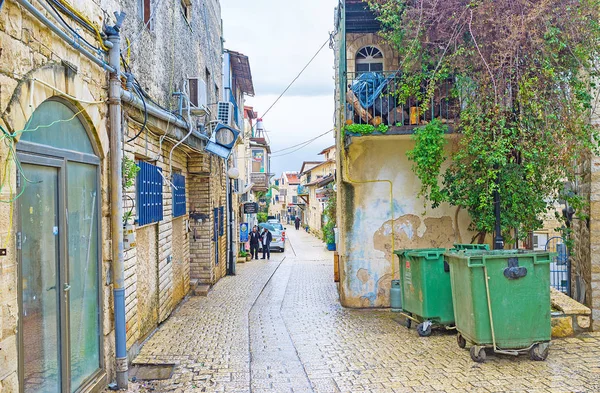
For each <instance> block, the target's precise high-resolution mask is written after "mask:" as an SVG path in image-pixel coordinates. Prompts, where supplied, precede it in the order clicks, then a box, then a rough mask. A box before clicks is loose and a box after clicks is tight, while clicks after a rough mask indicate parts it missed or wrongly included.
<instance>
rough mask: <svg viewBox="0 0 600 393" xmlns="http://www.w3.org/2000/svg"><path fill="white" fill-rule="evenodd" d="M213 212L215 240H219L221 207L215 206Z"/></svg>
mask: <svg viewBox="0 0 600 393" xmlns="http://www.w3.org/2000/svg"><path fill="white" fill-rule="evenodd" d="M213 214H214V216H215V219H214V226H213V240H214V241H215V242H216V241H217V240H219V208H217V207H215V208H214V209H213Z"/></svg>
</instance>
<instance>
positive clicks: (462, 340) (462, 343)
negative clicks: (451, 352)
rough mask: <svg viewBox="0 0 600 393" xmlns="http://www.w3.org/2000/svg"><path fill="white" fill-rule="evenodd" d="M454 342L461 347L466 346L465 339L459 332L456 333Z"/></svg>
mask: <svg viewBox="0 0 600 393" xmlns="http://www.w3.org/2000/svg"><path fill="white" fill-rule="evenodd" d="M456 342H457V343H458V347H459V348H461V349H465V348H466V347H467V340H466V339H465V338H464V337H463V336H462V334H460V333H458V334H456Z"/></svg>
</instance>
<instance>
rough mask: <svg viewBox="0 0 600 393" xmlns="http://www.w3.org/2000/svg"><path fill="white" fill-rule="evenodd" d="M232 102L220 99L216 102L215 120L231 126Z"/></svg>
mask: <svg viewBox="0 0 600 393" xmlns="http://www.w3.org/2000/svg"><path fill="white" fill-rule="evenodd" d="M234 110H235V109H234V107H233V104H232V103H231V102H228V101H220V102H219V103H218V104H217V120H218V121H219V123H222V124H225V125H226V126H229V127H232V126H233V111H234Z"/></svg>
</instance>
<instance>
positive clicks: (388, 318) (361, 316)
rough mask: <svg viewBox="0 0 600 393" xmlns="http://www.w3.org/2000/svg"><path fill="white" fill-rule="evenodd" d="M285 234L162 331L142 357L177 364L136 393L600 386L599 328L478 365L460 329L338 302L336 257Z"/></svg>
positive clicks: (297, 234) (300, 236)
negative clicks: (424, 334)
mask: <svg viewBox="0 0 600 393" xmlns="http://www.w3.org/2000/svg"><path fill="white" fill-rule="evenodd" d="M289 229H291V228H289ZM288 233H289V243H288V247H287V248H286V253H285V254H278V253H273V255H272V259H271V261H263V260H259V261H252V262H250V263H246V264H242V265H238V267H237V276H235V277H226V278H224V279H223V280H221V281H220V282H219V283H217V284H216V285H215V287H214V288H213V289H212V290H211V292H210V293H209V295H208V297H205V298H203V297H193V298H189V299H188V300H187V301H186V302H184V303H183V305H182V306H181V307H180V308H179V310H177V311H176V312H175V313H174V314H173V315H172V316H171V317H170V318H169V319H168V320H167V321H166V322H165V323H164V324H163V325H162V326H161V327H160V328H159V330H158V332H157V333H156V334H154V335H153V336H152V337H151V338H150V339H149V340H148V341H147V342H146V343H145V345H144V347H143V348H142V351H141V353H140V355H139V356H138V357H137V358H136V359H135V362H134V363H135V364H166V363H173V364H176V367H175V370H174V373H173V376H172V377H171V378H170V379H167V380H161V381H151V382H149V383H147V384H144V385H142V386H141V387H140V391H155V392H177V393H183V392H253V393H259V392H269V393H271V392H272V393H275V392H278V393H279V392H281V393H285V392H315V393H320V392H508V391H514V392H521V391H527V392H599V391H600V334H598V333H593V334H589V335H585V336H583V337H579V338H571V339H565V340H556V341H553V345H552V347H551V350H550V356H549V357H548V360H547V361H546V362H533V361H531V360H529V358H528V357H526V356H522V357H519V358H513V357H510V356H493V355H491V354H490V355H489V357H488V360H487V362H486V363H484V364H476V363H473V362H472V361H471V358H470V357H469V354H468V351H466V350H461V349H459V348H458V346H457V344H456V338H455V335H454V334H451V333H447V332H438V333H434V334H433V335H432V336H431V337H429V338H420V337H418V336H417V334H416V332H415V331H414V330H407V329H406V328H405V327H403V326H402V322H403V321H402V320H401V318H400V317H399V316H398V315H397V314H394V313H391V312H389V311H387V310H381V311H374V310H349V309H344V308H342V307H341V306H340V304H339V300H338V296H337V288H336V285H335V284H334V282H333V269H332V255H331V254H332V253H330V252H327V251H325V247H324V246H323V243H322V242H321V241H319V240H318V239H315V238H314V237H312V236H310V235H308V234H306V233H305V232H302V231H295V230H291V231H289V230H288Z"/></svg>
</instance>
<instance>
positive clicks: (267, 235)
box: [261, 227, 273, 259]
mask: <svg viewBox="0 0 600 393" xmlns="http://www.w3.org/2000/svg"><path fill="white" fill-rule="evenodd" d="M261 239H262V250H263V257H262V259H265V256H267V259H271V241H273V235H272V234H271V231H269V230H268V229H267V228H266V227H265V229H264V230H263V233H262V235H261Z"/></svg>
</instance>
